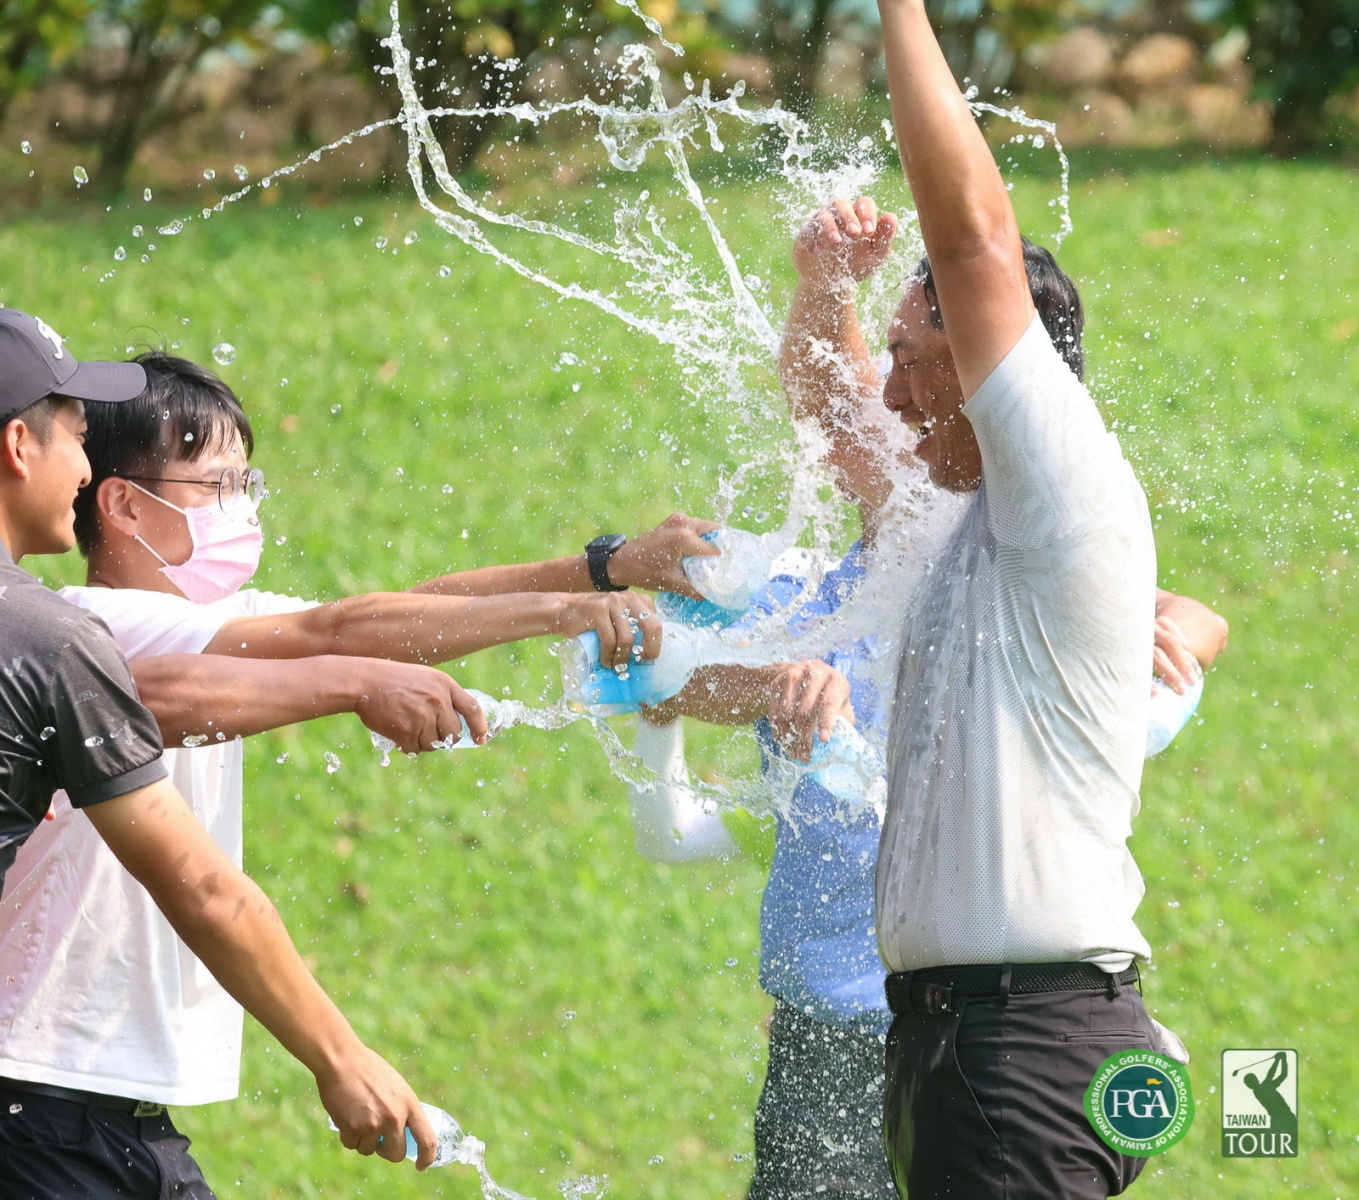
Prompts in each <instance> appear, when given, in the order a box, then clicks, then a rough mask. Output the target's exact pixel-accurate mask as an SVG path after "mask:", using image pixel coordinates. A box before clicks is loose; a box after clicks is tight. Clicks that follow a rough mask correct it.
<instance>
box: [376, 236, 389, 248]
mask: <svg viewBox="0 0 1359 1200" xmlns="http://www.w3.org/2000/svg"><path fill="white" fill-rule="evenodd" d="M373 244H374V245H375V246H377V248H378V249H379V250H385V249H386V248H387V236H386V234H384V235H383V236H382V237H380V238H378V240H377V241H376V242H374V243H373Z"/></svg>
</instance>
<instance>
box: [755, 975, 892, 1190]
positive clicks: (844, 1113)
mask: <svg viewBox="0 0 1359 1200" xmlns="http://www.w3.org/2000/svg"><path fill="white" fill-rule="evenodd" d="M882 1088H883V1050H882V1036H881V1035H880V1034H870V1033H855V1032H854V1031H852V1030H849V1029H843V1028H841V1027H840V1026H837V1025H827V1024H825V1023H824V1022H822V1021H817V1020H813V1019H812V1018H811V1017H809V1016H806V1015H804V1014H803V1013H800V1012H798V1011H797V1009H795V1008H793V1007H791V1006H790V1005H787V1004H784V1003H783V1002H782V1001H779V1002H778V1004H777V1006H776V1007H775V1009H774V1019H773V1022H772V1023H771V1025H770V1029H769V1071H768V1074H767V1075H766V1076H765V1081H764V1090H763V1091H762V1092H761V1093H760V1103H759V1107H758V1108H757V1109H756V1110H755V1177H754V1179H752V1180H751V1182H750V1191H749V1193H748V1194H747V1200H896V1189H895V1188H894V1187H893V1186H892V1175H891V1172H890V1171H889V1170H888V1167H887V1155H886V1154H885V1153H884V1151H883V1145H882Z"/></svg>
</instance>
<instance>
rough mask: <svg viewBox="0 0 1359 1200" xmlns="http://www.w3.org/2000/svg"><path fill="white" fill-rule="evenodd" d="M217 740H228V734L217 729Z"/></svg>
mask: <svg viewBox="0 0 1359 1200" xmlns="http://www.w3.org/2000/svg"><path fill="white" fill-rule="evenodd" d="M217 740H218V741H219V742H224V741H226V734H224V733H223V732H222V731H221V730H220V729H219V730H218V731H217Z"/></svg>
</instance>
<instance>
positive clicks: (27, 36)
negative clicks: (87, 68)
mask: <svg viewBox="0 0 1359 1200" xmlns="http://www.w3.org/2000/svg"><path fill="white" fill-rule="evenodd" d="M87 9H88V5H87V3H86V0H0V121H3V120H4V119H5V113H6V112H8V111H9V106H10V104H11V103H12V102H13V100H14V97H15V96H16V95H18V93H19V92H20V91H23V90H24V89H26V88H31V87H34V86H36V85H37V84H38V83H40V82H41V81H42V80H43V79H44V78H45V77H46V76H47V74H48V73H49V72H50V71H51V70H52V69H53V67H56V66H60V65H61V63H62V62H63V61H64V60H65V59H66V58H67V57H69V56H70V54H71V53H72V52H73V51H74V50H75V48H76V47H77V46H78V45H79V43H80V34H81V23H82V21H83V20H84V17H85V14H86V11H87Z"/></svg>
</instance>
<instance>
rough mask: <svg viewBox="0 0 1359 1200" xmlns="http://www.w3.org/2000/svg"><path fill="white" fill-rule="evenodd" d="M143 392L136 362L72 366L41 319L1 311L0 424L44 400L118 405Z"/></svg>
mask: <svg viewBox="0 0 1359 1200" xmlns="http://www.w3.org/2000/svg"><path fill="white" fill-rule="evenodd" d="M145 390H146V372H145V371H144V370H142V366H141V364H140V363H128V362H76V360H75V358H74V357H72V355H71V352H70V351H69V350H67V349H66V347H65V345H64V339H63V338H62V337H61V335H60V334H59V333H57V331H56V330H55V329H53V328H52V327H51V326H50V325H48V324H47V323H46V322H45V321H40V320H39V319H38V318H37V317H31V316H29V315H28V313H26V312H20V311H19V310H18V309H17V308H0V422H5V421H10V420H12V419H13V418H14V417H16V416H18V415H19V414H20V413H21V412H23V411H24V409H26V408H28V407H29V405H32V404H37V402H38V401H39V400H41V399H43V397H45V396H52V395H58V396H70V397H72V398H73V399H76V400H105V401H114V402H117V401H122V400H131V399H133V398H134V397H135V396H140V395H141V394H142V392H144V391H145Z"/></svg>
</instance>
